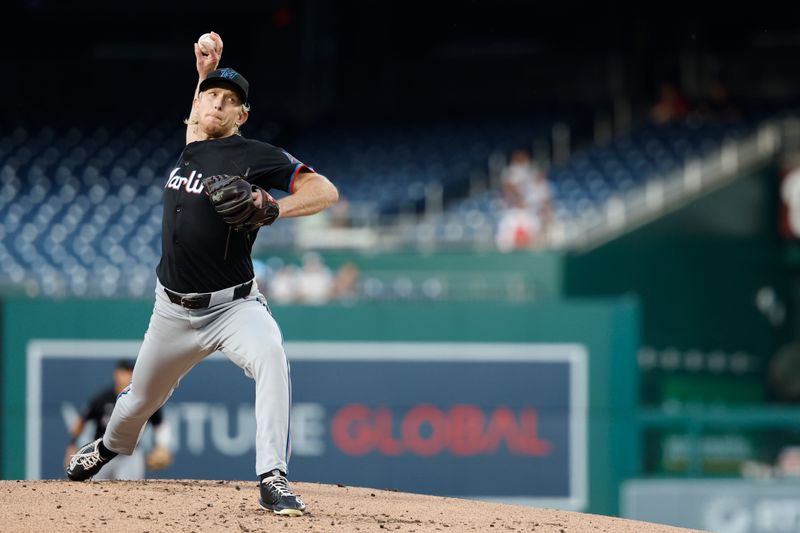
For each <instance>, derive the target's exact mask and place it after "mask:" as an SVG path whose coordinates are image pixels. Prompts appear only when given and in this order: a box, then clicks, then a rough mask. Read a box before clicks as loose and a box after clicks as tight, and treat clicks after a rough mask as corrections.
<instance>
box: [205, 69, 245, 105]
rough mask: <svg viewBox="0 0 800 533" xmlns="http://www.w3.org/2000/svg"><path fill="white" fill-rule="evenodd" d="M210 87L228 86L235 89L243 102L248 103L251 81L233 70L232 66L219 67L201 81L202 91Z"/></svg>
mask: <svg viewBox="0 0 800 533" xmlns="http://www.w3.org/2000/svg"><path fill="white" fill-rule="evenodd" d="M210 87H227V88H229V89H233V90H234V91H235V92H236V94H238V95H239V98H241V99H242V103H243V104H246V103H247V93H248V92H249V91H250V83H249V82H248V81H247V79H246V78H245V77H244V76H242V75H241V74H239V73H238V72H236V71H235V70H233V69H232V68H219V69H217V70H213V71H211V72H209V73H208V76H206V79H204V80H203V81H201V82H200V92H203V91H205V90H206V89H208V88H210Z"/></svg>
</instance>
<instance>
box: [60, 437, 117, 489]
mask: <svg viewBox="0 0 800 533" xmlns="http://www.w3.org/2000/svg"><path fill="white" fill-rule="evenodd" d="M101 440H103V439H102V438H99V439H97V440H96V441H93V442H90V443H89V444H85V445H83V446H82V447H81V449H79V450H78V451H77V452H75V455H73V456H72V459H70V461H69V466H68V467H67V477H68V478H69V479H70V480H72V481H85V480H87V479H89V478H90V477H92V476H94V475H96V474H97V473H98V472H100V469H101V468H103V465H104V464H106V463H107V462H109V461H110V460H111V459H104V458H103V457H101V456H100V449H99V445H100V441H101Z"/></svg>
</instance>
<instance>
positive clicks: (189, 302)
mask: <svg viewBox="0 0 800 533" xmlns="http://www.w3.org/2000/svg"><path fill="white" fill-rule="evenodd" d="M211 37H212V39H213V40H214V42H215V44H216V46H215V47H213V49H210V48H211V47H210V46H208V45H206V46H204V47H203V48H202V49H201V48H200V46H199V45H198V44H197V43H195V47H194V48H195V59H196V65H197V73H198V75H199V82H198V85H197V88H196V90H195V95H194V101H193V103H192V111H191V115H190V117H189V118H188V119H187V120H186V124H187V128H186V146H185V148H184V149H183V152H182V153H181V154H180V157H179V158H178V161H177V163H176V164H175V167H174V168H173V169H172V170H171V172H170V173H169V176H168V177H167V179H166V183H165V185H164V216H163V226H162V240H161V242H162V256H161V261H160V262H159V264H158V267H157V269H156V274H157V278H158V280H157V283H156V290H155V293H156V294H155V304H154V307H153V313H152V316H151V318H150V324H149V326H148V328H147V332H146V333H145V336H144V341H143V343H142V347H141V349H140V351H139V354H138V356H137V359H136V365H135V367H134V370H133V378H132V381H131V384H130V386H129V387H128V389H127V391H126V393H125V394H123V395H122V396H120V398H119V399H118V400H117V402H116V404H115V407H114V411H113V413H112V415H111V420H110V421H109V423H108V428H107V429H106V432H105V434H104V435H103V436H102V437H101V438H98V439H97V440H95V441H93V442H90V443H88V444H86V445H84V446H83V447H82V448H80V449H79V450H78V451H77V453H76V454H75V455H74V456H73V457H72V460H71V461H70V464H69V467H68V468H67V476H68V477H69V479H71V480H74V481H81V480H85V479H89V478H91V477H93V476H95V475H96V474H97V473H98V472H99V471H100V469H101V468H102V467H103V465H104V464H106V463H108V462H109V461H111V460H112V459H113V458H114V457H115V456H117V455H118V454H121V455H130V454H131V453H133V451H134V449H135V448H136V444H137V442H138V439H139V436H140V434H141V431H142V427H143V426H144V424H145V422H146V421H147V419H148V418H149V417H150V415H152V414H153V412H155V410H156V409H158V408H159V407H161V406H162V405H163V404H164V403H165V402H166V401H167V399H168V398H169V397H170V395H171V394H172V391H173V390H174V388H175V387H176V386H177V384H178V382H179V380H180V379H181V377H182V376H183V375H185V374H186V373H187V372H189V371H190V370H191V369H192V367H193V366H194V365H196V364H197V363H199V362H200V361H202V360H203V358H205V357H206V356H208V355H209V354H211V353H213V352H215V351H217V350H219V351H221V352H222V353H223V354H225V355H226V356H227V357H228V358H229V359H230V360H231V361H233V362H234V363H235V364H236V365H238V366H239V367H241V368H242V369H243V370H244V373H245V374H246V375H247V376H248V377H251V378H252V379H253V380H255V388H256V400H255V414H256V465H255V473H256V474H257V475H258V476H259V480H260V483H259V487H260V499H259V503H260V504H261V506H262V507H263V508H265V509H268V510H271V511H273V512H274V513H277V514H281V515H289V516H300V515H302V514H303V512H304V511H305V504H304V503H303V501H302V500H301V499H300V498H299V497H298V496H297V495H295V494H294V493H293V492H292V490H291V489H290V487H289V484H288V482H287V480H286V473H287V470H288V462H289V453H290V442H289V415H290V407H291V383H290V376H289V362H288V360H287V358H286V354H285V353H284V351H283V339H282V337H281V332H280V329H279V328H278V324H277V323H276V322H275V320H274V319H273V317H272V315H271V313H270V310H269V307H268V306H267V303H266V299H265V298H264V296H263V295H262V294H261V293H260V292H259V288H258V286H257V284H256V282H255V279H254V274H253V263H252V260H251V256H250V254H251V250H252V246H253V241H254V240H255V238H256V234H257V232H258V231H259V228H260V227H262V226H268V225H270V224H272V223H273V222H275V221H276V220H278V219H280V218H286V217H298V216H306V215H312V214H314V213H317V212H319V211H322V210H323V209H325V208H327V207H328V206H330V205H332V204H333V203H335V202H336V201H337V200H338V192H337V190H336V187H335V186H334V185H333V184H332V183H331V182H330V181H328V179H327V178H325V177H324V176H322V175H320V174H317V173H316V172H315V171H314V170H313V169H311V168H309V167H308V166H306V165H304V164H303V163H301V162H300V161H298V160H297V159H295V158H294V157H292V156H291V155H289V154H288V153H287V152H285V151H284V150H281V149H280V148H277V147H274V146H272V145H270V144H267V143H264V142H260V141H256V140H252V139H247V138H245V137H243V136H242V135H241V134H240V132H239V130H240V128H241V127H242V125H243V124H244V123H245V122H246V121H247V118H248V116H249V113H250V107H249V103H248V95H249V83H248V82H247V80H246V79H245V78H244V76H242V75H241V74H240V73H238V72H236V71H235V70H233V69H230V68H223V69H217V67H218V65H219V60H220V58H221V55H222V46H223V45H222V39H221V38H220V36H219V35H217V34H216V33H213V32H212V33H211ZM270 189H280V190H283V191H286V192H288V193H290V194H289V195H288V196H286V197H285V198H282V199H281V200H279V201H276V200H275V199H274V198H273V197H272V196H271V195H270V194H269V190H270Z"/></svg>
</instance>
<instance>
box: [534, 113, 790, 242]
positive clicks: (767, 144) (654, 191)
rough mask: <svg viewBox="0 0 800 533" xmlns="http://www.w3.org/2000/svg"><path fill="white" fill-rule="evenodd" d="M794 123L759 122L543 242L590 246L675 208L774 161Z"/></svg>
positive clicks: (570, 222) (568, 223)
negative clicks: (745, 133) (747, 133)
mask: <svg viewBox="0 0 800 533" xmlns="http://www.w3.org/2000/svg"><path fill="white" fill-rule="evenodd" d="M795 122H796V119H791V118H786V119H781V120H771V121H768V122H765V123H764V124H762V125H761V126H760V127H759V128H758V130H757V131H756V132H755V133H753V134H752V135H750V136H748V137H747V138H745V139H742V140H739V141H736V140H728V141H726V142H725V143H724V144H723V145H722V147H721V148H720V149H719V150H717V151H715V152H713V153H711V154H709V155H707V156H706V157H704V158H700V159H691V160H688V161H686V163H685V164H684V165H683V167H682V168H680V169H678V170H676V171H675V172H672V173H670V174H668V175H665V176H656V177H653V178H651V179H649V180H648V181H647V182H646V183H645V184H643V185H641V186H639V187H636V188H634V189H631V190H630V191H628V192H627V193H625V194H624V195H616V196H612V197H611V198H609V199H608V201H607V202H606V203H605V204H604V205H602V206H601V207H600V208H599V209H597V210H590V211H587V212H585V213H583V214H582V215H580V216H578V217H576V218H575V219H572V220H567V221H565V222H563V223H561V224H559V225H556V226H554V227H553V228H552V229H551V233H550V235H549V236H548V241H549V243H550V245H551V247H553V248H580V249H586V248H593V247H596V246H599V245H600V244H602V243H604V242H606V241H608V240H611V239H613V238H615V237H617V236H619V235H621V234H622V233H625V232H627V231H630V230H631V229H632V228H635V227H638V226H640V225H642V224H645V223H647V222H649V221H651V220H653V219H655V218H658V217H659V216H661V215H663V214H665V213H667V212H669V211H672V210H674V209H677V208H679V207H681V206H682V205H685V204H686V203H687V202H688V201H690V200H691V199H693V198H695V197H697V196H698V195H700V194H705V193H707V192H710V191H712V190H715V189H717V188H719V187H721V186H723V185H725V184H726V183H728V182H730V181H731V180H733V179H735V178H736V177H738V176H741V175H742V174H743V173H744V172H746V171H747V170H750V169H754V168H757V167H758V166H759V165H762V164H764V163H766V162H768V161H769V160H771V159H772V158H774V157H775V156H776V155H777V154H778V153H779V152H780V150H781V147H782V140H783V138H784V135H785V134H786V133H787V132H788V131H789V130H790V129H791V128H792V127H794V124H795Z"/></svg>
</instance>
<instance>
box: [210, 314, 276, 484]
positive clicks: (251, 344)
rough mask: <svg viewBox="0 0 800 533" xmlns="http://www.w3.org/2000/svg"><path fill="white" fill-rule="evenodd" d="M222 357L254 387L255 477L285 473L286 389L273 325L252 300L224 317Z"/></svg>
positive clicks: (268, 316) (267, 315)
mask: <svg viewBox="0 0 800 533" xmlns="http://www.w3.org/2000/svg"><path fill="white" fill-rule="evenodd" d="M221 327H224V328H225V331H224V333H223V334H221V335H220V337H221V338H222V348H221V350H222V352H223V353H224V354H225V355H226V356H227V357H228V358H229V359H231V360H232V361H233V362H234V363H236V364H237V365H238V366H240V367H241V368H242V369H244V371H245V373H246V374H247V375H248V376H249V377H251V378H253V379H254V380H255V382H256V406H255V411H256V474H259V475H260V474H264V473H267V472H271V471H272V470H274V469H278V470H280V471H281V472H283V473H284V474H285V473H286V471H287V468H288V462H289V453H290V443H289V415H290V410H291V383H290V377H289V361H288V360H287V359H286V354H285V353H284V351H283V344H282V340H283V339H282V337H281V332H280V329H278V324H277V323H276V322H275V320H274V319H273V318H272V315H271V314H270V313H269V311H268V310H267V309H266V307H265V306H264V305H262V304H261V303H259V302H258V301H256V300H255V299H252V300H247V301H244V302H241V303H239V304H238V305H237V306H236V308H235V309H234V310H232V311H231V312H230V313H228V315H227V316H226V317H225V319H224V322H223V323H222V324H221Z"/></svg>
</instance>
